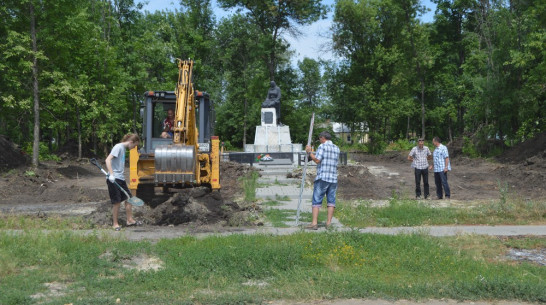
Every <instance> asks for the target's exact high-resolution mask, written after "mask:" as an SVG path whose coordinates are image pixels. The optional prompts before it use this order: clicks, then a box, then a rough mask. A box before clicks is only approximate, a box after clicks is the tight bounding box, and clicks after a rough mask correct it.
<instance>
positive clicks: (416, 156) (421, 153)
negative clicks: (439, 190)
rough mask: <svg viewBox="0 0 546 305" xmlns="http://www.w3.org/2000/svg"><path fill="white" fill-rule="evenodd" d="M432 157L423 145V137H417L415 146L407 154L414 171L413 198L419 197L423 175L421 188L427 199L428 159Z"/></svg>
mask: <svg viewBox="0 0 546 305" xmlns="http://www.w3.org/2000/svg"><path fill="white" fill-rule="evenodd" d="M430 159H432V153H431V152H430V149H428V147H427V146H425V139H423V138H419V140H418V141H417V146H415V147H414V148H413V149H412V150H411V151H410V153H409V155H408V160H410V161H412V162H411V167H413V168H414V172H415V198H416V199H421V177H423V189H424V191H425V199H428V196H429V191H428V160H430Z"/></svg>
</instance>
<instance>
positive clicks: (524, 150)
mask: <svg viewBox="0 0 546 305" xmlns="http://www.w3.org/2000/svg"><path fill="white" fill-rule="evenodd" d="M545 155H546V132H543V133H541V134H539V135H537V136H536V137H534V138H533V139H529V140H527V141H525V142H523V143H520V144H518V145H516V146H514V147H511V148H510V149H508V150H506V151H505V152H504V153H502V154H501V155H500V156H499V157H498V158H497V159H498V160H499V161H500V162H503V163H512V164H514V163H521V162H526V163H539V162H540V161H543V160H544V159H546V157H545ZM528 159H531V160H528Z"/></svg>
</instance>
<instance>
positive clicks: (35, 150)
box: [30, 2, 40, 167]
mask: <svg viewBox="0 0 546 305" xmlns="http://www.w3.org/2000/svg"><path fill="white" fill-rule="evenodd" d="M30 36H31V43H32V94H33V97H34V142H33V143H32V166H34V167H38V163H39V157H40V95H39V94H38V92H39V90H38V57H37V56H36V54H37V53H38V46H37V43H36V16H35V15H34V4H32V2H31V3H30Z"/></svg>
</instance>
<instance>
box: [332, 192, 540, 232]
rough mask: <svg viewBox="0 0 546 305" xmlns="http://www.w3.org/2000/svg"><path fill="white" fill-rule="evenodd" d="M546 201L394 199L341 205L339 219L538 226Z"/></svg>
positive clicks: (368, 223)
mask: <svg viewBox="0 0 546 305" xmlns="http://www.w3.org/2000/svg"><path fill="white" fill-rule="evenodd" d="M545 211H546V202H544V201H530V200H506V199H504V200H499V201H497V202H490V203H482V204H480V205H479V206H478V207H468V208H465V207H463V208H460V207H459V208H456V207H431V206H430V203H428V202H422V201H415V200H409V199H405V200H401V199H397V198H395V199H392V200H390V201H389V204H388V206H385V207H372V205H371V202H365V203H362V204H358V205H353V204H351V203H350V202H340V203H339V204H338V207H337V208H336V217H338V219H339V220H340V221H341V222H342V223H343V224H344V225H347V226H351V227H356V228H359V227H370V226H380V227H392V226H420V225H449V224H469V225H470V224H487V225H500V224H520V225H522V224H536V223H545V222H546V212H545Z"/></svg>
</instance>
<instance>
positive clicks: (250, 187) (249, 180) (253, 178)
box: [240, 171, 259, 202]
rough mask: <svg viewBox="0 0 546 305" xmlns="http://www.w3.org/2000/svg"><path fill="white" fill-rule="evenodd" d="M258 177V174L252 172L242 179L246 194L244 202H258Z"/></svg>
mask: <svg viewBox="0 0 546 305" xmlns="http://www.w3.org/2000/svg"><path fill="white" fill-rule="evenodd" d="M258 177H259V174H258V172H256V171H251V172H250V173H249V174H247V175H246V176H244V177H241V178H240V179H241V181H242V184H243V190H244V193H245V199H244V200H245V201H246V202H255V201H256V188H257V187H258Z"/></svg>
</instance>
